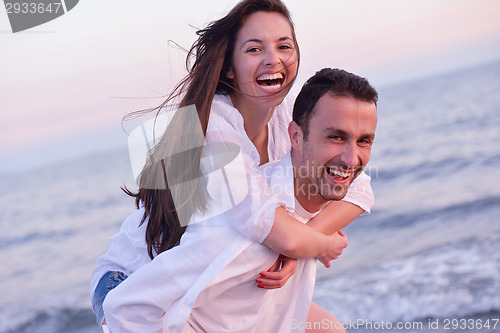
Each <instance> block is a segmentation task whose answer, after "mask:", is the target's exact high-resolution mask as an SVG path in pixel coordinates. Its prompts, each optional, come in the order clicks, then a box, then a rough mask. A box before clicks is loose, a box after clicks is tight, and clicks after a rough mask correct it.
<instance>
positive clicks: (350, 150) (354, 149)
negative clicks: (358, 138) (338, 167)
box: [340, 142, 359, 167]
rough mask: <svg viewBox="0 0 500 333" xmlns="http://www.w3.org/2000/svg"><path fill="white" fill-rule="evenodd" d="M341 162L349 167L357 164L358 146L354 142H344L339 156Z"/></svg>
mask: <svg viewBox="0 0 500 333" xmlns="http://www.w3.org/2000/svg"><path fill="white" fill-rule="evenodd" d="M340 158H341V160H342V162H343V163H344V164H345V165H346V166H349V167H356V166H358V165H359V154H358V146H357V145H356V143H355V142H354V143H346V144H345V145H344V149H343V151H342V154H341V156H340Z"/></svg>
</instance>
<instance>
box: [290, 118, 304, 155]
mask: <svg viewBox="0 0 500 333" xmlns="http://www.w3.org/2000/svg"><path fill="white" fill-rule="evenodd" d="M288 135H289V136H290V142H291V144H292V149H294V150H298V151H302V144H303V142H304V132H302V128H300V126H299V124H297V123H296V122H295V121H293V120H292V121H291V122H290V125H288Z"/></svg>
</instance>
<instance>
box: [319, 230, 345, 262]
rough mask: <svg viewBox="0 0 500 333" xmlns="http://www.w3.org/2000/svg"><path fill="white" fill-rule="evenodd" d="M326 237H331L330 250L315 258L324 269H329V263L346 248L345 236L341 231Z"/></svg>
mask: <svg viewBox="0 0 500 333" xmlns="http://www.w3.org/2000/svg"><path fill="white" fill-rule="evenodd" d="M328 237H331V246H330V249H329V250H328V251H327V252H325V253H324V254H323V255H321V256H318V257H316V259H318V260H319V261H320V262H321V263H322V264H323V265H324V266H325V267H326V268H329V267H330V261H331V260H333V259H337V258H338V257H339V256H340V255H341V254H342V251H343V250H344V249H345V247H346V246H347V236H346V234H344V232H343V231H342V230H340V231H339V232H336V233H334V234H332V235H330V236H328Z"/></svg>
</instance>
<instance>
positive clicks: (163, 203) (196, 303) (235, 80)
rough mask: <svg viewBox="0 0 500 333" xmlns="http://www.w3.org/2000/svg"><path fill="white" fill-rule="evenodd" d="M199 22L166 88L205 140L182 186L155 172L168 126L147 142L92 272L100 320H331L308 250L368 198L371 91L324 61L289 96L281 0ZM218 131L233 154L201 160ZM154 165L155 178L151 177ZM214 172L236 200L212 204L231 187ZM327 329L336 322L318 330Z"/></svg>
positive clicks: (208, 326)
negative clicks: (187, 60) (224, 164)
mask: <svg viewBox="0 0 500 333" xmlns="http://www.w3.org/2000/svg"><path fill="white" fill-rule="evenodd" d="M198 34H199V39H198V40H197V42H195V44H194V45H193V48H192V49H191V52H190V55H192V56H194V57H195V61H194V63H193V65H192V68H191V69H190V72H189V74H188V76H187V78H186V79H185V80H184V81H183V82H182V83H181V84H180V85H179V86H178V87H177V89H176V90H175V91H174V93H173V95H172V96H171V97H173V96H180V98H181V102H180V103H179V106H180V107H184V106H189V105H194V106H195V107H196V110H197V112H198V117H199V121H200V124H201V129H202V131H203V133H204V138H202V139H204V140H205V141H204V144H203V145H202V148H200V149H199V150H196V149H194V150H193V152H194V153H193V154H192V155H190V156H188V157H187V158H186V157H184V160H183V163H181V165H182V166H184V168H185V170H183V172H182V176H183V177H184V179H187V180H190V181H191V180H197V179H198V180H200V179H204V181H201V180H200V181H192V182H190V186H189V190H188V191H187V193H184V192H186V191H183V190H178V189H177V188H176V184H173V182H172V181H170V183H171V184H169V181H168V179H169V177H165V175H168V174H169V172H168V171H166V170H168V169H169V168H173V166H172V165H174V166H175V165H176V164H172V162H171V160H173V158H163V156H164V155H162V154H163V153H164V152H162V151H163V150H164V149H167V150H170V151H173V150H175V148H172V147H171V145H173V146H174V147H175V142H174V141H175V140H176V138H180V137H181V136H180V135H176V131H175V130H174V131H172V133H170V134H168V136H169V137H168V139H162V140H161V142H164V146H166V147H167V148H164V147H163V146H162V144H159V146H158V147H162V148H158V147H155V149H154V150H153V151H152V153H151V158H150V161H149V162H148V164H147V165H146V167H145V168H144V171H143V173H142V174H141V180H140V189H139V192H138V193H135V194H132V193H131V194H132V195H134V196H135V197H136V202H137V205H138V210H137V211H136V212H135V213H134V214H132V215H131V216H130V217H129V218H128V219H127V220H126V221H125V222H124V224H123V226H122V229H121V231H120V233H119V234H117V235H115V236H113V237H112V238H111V239H110V244H109V250H108V252H107V253H106V254H105V255H104V256H102V257H100V258H99V260H98V263H97V268H96V269H95V270H94V272H93V275H92V286H91V292H92V294H93V295H92V300H93V308H94V312H95V313H96V315H97V317H98V322H99V323H100V324H101V323H103V321H104V320H105V321H106V322H107V324H108V325H109V327H110V328H111V331H112V332H113V333H118V332H161V331H163V332H290V331H291V330H292V327H291V326H292V322H295V323H300V322H302V323H305V322H306V321H309V322H311V323H314V322H321V320H322V319H330V320H331V321H330V322H334V320H335V318H334V317H333V316H332V315H330V314H329V313H327V312H326V311H325V310H323V309H321V308H320V307H319V306H317V305H315V304H314V303H312V292H313V288H314V279H315V269H316V266H315V259H311V258H317V259H319V260H320V261H321V262H322V263H323V264H324V265H325V266H327V267H328V266H329V262H330V260H332V259H334V258H336V257H338V255H340V253H341V252H342V249H343V248H344V247H345V246H346V245H347V239H346V236H345V235H344V234H343V233H342V232H341V231H340V229H342V228H343V227H344V226H346V225H347V224H348V223H350V222H351V221H352V220H353V219H354V218H356V217H357V216H359V215H360V214H361V213H363V212H369V209H370V207H371V205H372V204H373V194H372V192H371V188H370V184H369V183H370V179H369V177H368V176H367V175H366V174H364V173H363V172H362V169H363V168H364V166H365V165H366V163H368V160H369V158H370V149H371V146H372V143H373V139H374V133H375V127H376V121H377V115H376V102H377V93H376V91H375V90H374V89H373V88H372V87H371V86H370V85H369V84H368V82H367V81H366V80H364V79H362V78H360V77H358V76H356V75H353V74H350V73H347V72H345V71H342V70H332V69H324V70H321V71H319V72H318V73H317V74H316V75H315V76H313V77H312V78H311V79H309V80H308V81H307V82H306V84H305V85H304V87H303V88H302V90H301V92H300V94H299V95H298V96H297V99H296V100H295V99H294V96H291V94H288V93H289V91H290V88H291V85H292V83H293V81H294V79H295V77H296V74H297V70H298V63H299V51H298V45H297V42H296V39H295V33H294V30H293V25H292V22H291V20H290V15H289V12H288V10H287V9H286V7H285V5H284V4H283V3H282V2H281V1H279V0H244V1H241V2H240V3H239V4H237V5H236V6H235V7H234V8H233V9H232V11H231V12H230V13H229V14H227V15H226V16H225V17H223V18H222V19H220V20H218V21H215V22H213V23H211V24H210V25H209V26H208V27H207V28H206V29H204V30H201V31H199V32H198ZM294 100H295V105H293V102H294ZM171 101H172V99H169V100H167V102H166V103H170V102H171ZM292 106H293V107H292ZM292 109H293V121H291V120H292V119H291V118H292V117H291V111H292ZM290 121H291V122H290ZM178 127H179V126H178ZM176 129H177V130H179V131H181V132H182V131H183V130H184V128H176ZM167 132H168V131H167ZM181 132H179V133H181ZM181 134H182V133H181ZM161 142H160V143H161ZM173 142H174V143H173ZM218 143H227V144H230V145H233V146H237V147H238V148H239V155H238V158H239V159H240V160H241V165H243V166H244V167H240V168H229V169H230V170H228V172H226V173H220V172H211V171H214V170H210V171H208V172H207V170H204V168H206V166H205V165H204V164H203V163H201V162H200V161H201V160H202V159H203V158H205V157H206V156H207V151H210V150H211V147H215V146H216V145H217V144H218ZM290 150H291V152H290ZM176 151H178V150H176ZM289 152H290V153H289ZM273 161H274V162H273ZM268 162H272V163H268ZM176 166H177V167H178V165H176ZM200 168H201V174H205V175H208V176H207V177H205V178H204V177H200ZM162 170H163V172H161V171H162ZM161 175H163V176H164V177H161ZM158 178H161V180H163V181H164V182H165V184H164V185H165V188H163V189H161V188H158V187H155V186H151V184H153V183H155V181H156V182H157V179H158ZM152 179H153V180H152ZM224 183H225V184H230V188H231V190H232V191H231V193H232V195H234V198H236V199H237V200H236V202H234V200H233V199H234V198H233V197H232V198H231V200H232V202H233V205H232V208H230V209H228V210H227V211H225V212H224V213H222V214H219V215H216V214H210V210H211V209H213V207H216V206H217V205H220V204H221V203H222V202H225V201H227V200H228V199H227V192H225V191H223V190H221V188H223V187H224V186H221V185H223V184H224ZM174 189H175V190H174ZM291 189H294V191H295V197H294V195H293V194H294V193H293V192H292V191H291ZM200 216H201V218H200ZM203 216H206V217H207V218H206V219H203ZM193 219H196V220H197V222H198V223H194V224H189V225H188V226H187V227H185V225H184V224H183V223H181V222H182V221H184V220H193ZM200 221H201V222H200ZM306 222H307V224H305V223H306ZM148 254H149V256H148ZM279 254H281V255H279ZM150 257H154V260H152V261H151V258H150ZM291 258H304V259H301V260H298V261H297V260H295V259H291ZM132 273H133V274H132ZM128 275H130V276H129V277H128V278H126V277H127V276H128ZM124 278H126V280H125V281H123V283H121V284H120V285H119V286H118V287H117V288H116V289H113V290H112V291H111V292H110V293H109V294H107V295H106V293H107V292H108V291H109V290H110V289H112V288H113V287H114V286H115V285H117V284H119V282H120V281H122V280H123V279H124ZM269 289H273V290H269ZM103 300H104V306H103ZM103 308H104V311H103ZM104 317H105V319H104ZM337 322H338V321H337ZM300 326H301V327H302V330H303V328H304V327H305V326H306V325H300ZM315 326H316V325H315ZM321 328H322V329H323V328H325V327H323V326H322V327H321ZM335 330H336V331H343V329H342V328H341V326H339V325H337V326H336V327H335V326H334V325H331V327H328V328H327V330H322V331H335Z"/></svg>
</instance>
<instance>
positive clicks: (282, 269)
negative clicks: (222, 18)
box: [255, 254, 297, 289]
mask: <svg viewBox="0 0 500 333" xmlns="http://www.w3.org/2000/svg"><path fill="white" fill-rule="evenodd" d="M296 267H297V259H292V258H288V257H285V256H284V255H282V254H280V255H279V257H278V260H276V262H275V263H274V264H273V265H272V266H271V267H270V268H269V269H268V270H267V271H266V272H261V273H260V277H259V278H258V279H257V280H255V282H257V287H258V288H263V289H277V288H281V287H283V286H284V285H285V283H286V281H288V279H289V278H290V277H291V276H292V275H293V274H294V273H295V268H296Z"/></svg>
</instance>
